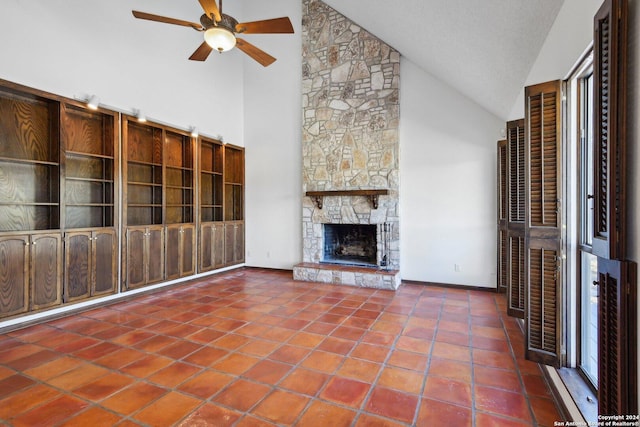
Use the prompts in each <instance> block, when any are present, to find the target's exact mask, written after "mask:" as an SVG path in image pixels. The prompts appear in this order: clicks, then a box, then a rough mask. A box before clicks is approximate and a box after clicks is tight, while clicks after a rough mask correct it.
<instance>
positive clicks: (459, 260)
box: [400, 58, 505, 287]
mask: <svg viewBox="0 0 640 427" xmlns="http://www.w3.org/2000/svg"><path fill="white" fill-rule="evenodd" d="M400 70H401V71H400V73H401V76H400V111H401V116H400V117H401V118H400V227H401V231H400V241H401V247H400V256H401V262H400V264H401V266H400V271H401V275H402V278H403V279H405V280H418V281H425V282H438V283H449V284H459V285H468V286H482V287H495V286H496V274H495V273H496V232H497V231H496V145H497V141H498V140H499V139H501V136H500V135H501V129H503V128H504V125H505V123H504V121H503V120H501V119H500V118H499V117H496V116H494V115H493V114H491V113H489V112H488V111H487V110H485V109H483V108H482V107H480V106H479V105H478V104H476V103H474V102H473V101H471V100H470V99H468V98H466V97H465V96H463V95H462V94H460V93H459V92H457V91H455V90H454V89H452V88H451V87H449V86H447V85H445V84H444V83H442V82H440V81H439V80H436V79H435V78H434V77H433V76H431V75H430V74H428V73H426V72H424V71H423V70H422V69H420V68H419V67H417V66H416V65H415V64H413V63H412V62H410V61H409V60H407V59H405V58H403V59H402V62H401V68H400ZM456 264H457V265H459V266H460V271H459V272H456V271H455V268H454V266H455V265H456Z"/></svg>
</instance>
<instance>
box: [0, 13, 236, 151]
mask: <svg viewBox="0 0 640 427" xmlns="http://www.w3.org/2000/svg"><path fill="white" fill-rule="evenodd" d="M230 3H231V2H230ZM230 5H232V3H231V4H230ZM1 8H2V10H1V11H0V40H2V42H1V43H0V58H2V60H1V62H0V78H2V79H5V80H9V81H13V82H16V83H21V84H24V85H26V86H30V87H33V88H36V89H40V90H44V91H47V92H52V93H54V94H57V95H63V96H66V97H69V98H83V97H86V96H87V95H91V94H95V95H97V96H99V97H100V99H101V102H102V103H103V104H106V105H107V106H111V107H113V108H115V109H118V110H124V111H127V112H132V110H133V109H141V110H142V111H143V112H144V113H146V114H147V116H148V117H149V119H151V120H157V121H160V122H164V123H167V124H171V125H174V126H175V127H178V128H182V129H188V128H189V127H190V126H197V127H198V128H199V130H200V132H201V133H203V134H209V135H211V136H216V135H222V136H224V138H225V141H228V142H232V143H234V144H238V145H243V143H244V142H243V136H242V130H243V128H242V118H243V116H242V107H243V105H242V102H243V97H242V53H241V52H229V53H228V54H225V55H224V56H221V55H218V54H215V53H212V54H211V56H210V58H209V59H208V60H207V61H206V62H195V61H189V60H188V59H187V58H188V57H189V56H190V55H191V53H192V52H193V51H194V50H195V49H196V48H197V47H198V46H199V45H200V43H202V40H203V38H202V34H200V33H198V32H196V31H194V30H193V29H191V28H188V27H182V26H175V25H168V24H161V23H156V22H150V21H142V20H137V19H135V18H134V17H133V16H132V14H131V10H132V9H136V10H141V11H144V12H149V13H154V14H157V15H164V16H170V17H175V18H179V19H184V20H188V21H196V22H197V21H198V20H199V17H200V15H201V14H202V10H201V9H200V7H199V5H198V3H197V2H195V1H193V2H186V3H185V2H175V1H172V0H109V1H102V0H30V1H24V0H5V1H3V2H2V6H1ZM229 11H230V13H231V12H232V8H229Z"/></svg>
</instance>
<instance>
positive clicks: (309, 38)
mask: <svg viewBox="0 0 640 427" xmlns="http://www.w3.org/2000/svg"><path fill="white" fill-rule="evenodd" d="M302 24H303V25H302V55H303V63H302V92H303V93H302V108H303V114H302V117H303V125H302V159H303V168H302V175H303V192H304V193H305V194H307V197H304V199H303V206H302V227H303V263H302V264H299V265H297V266H295V267H294V278H295V279H297V280H309V281H320V282H325V283H335V284H344V285H352V286H367V287H374V288H384V289H396V288H397V287H398V285H399V283H400V273H399V271H398V270H399V268H400V226H399V212H398V190H399V180H398V176H399V170H398V168H399V162H398V152H399V141H398V129H399V99H398V97H399V84H400V54H399V53H398V52H397V51H396V50H394V49H393V48H391V47H390V46H389V45H387V44H386V43H384V42H383V41H381V40H380V39H378V38H377V37H376V36H374V35H373V34H371V33H369V32H368V31H366V30H364V29H363V28H361V27H359V26H358V25H357V24H356V23H354V22H352V21H350V20H348V19H347V18H346V17H344V16H343V15H341V14H339V13H338V12H337V11H335V10H334V9H332V8H331V7H329V6H328V5H326V4H325V3H323V2H322V1H319V0H303V18H302ZM319 193H321V194H319ZM324 224H355V225H357V224H367V225H375V226H376V230H377V231H376V233H377V236H376V237H377V238H376V243H375V245H376V246H377V247H376V249H377V253H376V256H375V261H371V262H370V264H371V265H370V266H369V267H361V266H359V267H351V266H344V265H335V264H330V263H324V262H323V261H326V260H325V255H324V249H325V245H324V244H325V242H324V235H323V226H324ZM348 249H349V250H351V251H353V250H355V247H353V246H352V247H351V248H348Z"/></svg>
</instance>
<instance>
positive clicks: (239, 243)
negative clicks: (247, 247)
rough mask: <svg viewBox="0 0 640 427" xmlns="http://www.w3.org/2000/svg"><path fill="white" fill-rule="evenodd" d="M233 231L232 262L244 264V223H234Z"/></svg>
mask: <svg viewBox="0 0 640 427" xmlns="http://www.w3.org/2000/svg"><path fill="white" fill-rule="evenodd" d="M235 231H236V232H235V241H234V243H233V260H234V262H235V263H236V264H241V263H243V262H244V223H243V222H239V223H236V227H235Z"/></svg>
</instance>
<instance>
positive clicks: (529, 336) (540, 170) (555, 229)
mask: <svg viewBox="0 0 640 427" xmlns="http://www.w3.org/2000/svg"><path fill="white" fill-rule="evenodd" d="M561 112H562V82H560V81H553V82H548V83H542V84H539V85H535V86H529V87H527V88H526V89H525V166H526V168H525V170H526V188H525V192H526V209H525V252H526V256H525V271H526V274H525V292H524V296H525V342H526V357H527V359H529V360H533V361H536V362H539V363H545V364H548V365H554V366H560V365H561V363H562V351H561V337H562V315H561V308H562V301H563V297H562V274H561V266H562V264H561V251H560V244H561V216H560V209H561V204H560V200H561V189H562V173H561V164H562V162H561V142H562V126H561V117H562V116H561Z"/></svg>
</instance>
